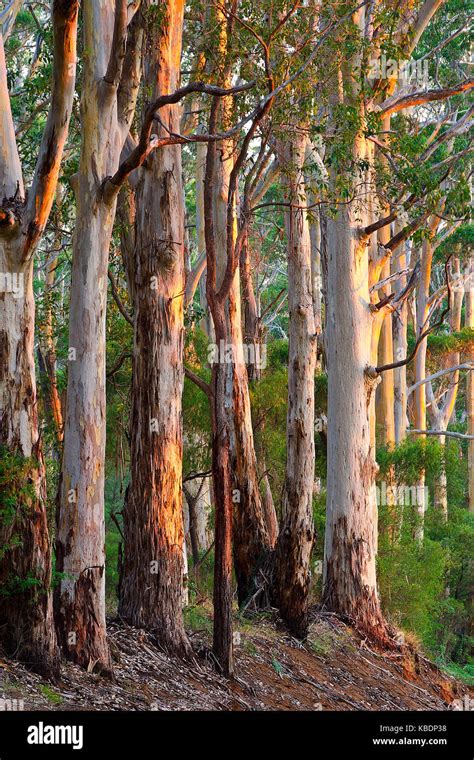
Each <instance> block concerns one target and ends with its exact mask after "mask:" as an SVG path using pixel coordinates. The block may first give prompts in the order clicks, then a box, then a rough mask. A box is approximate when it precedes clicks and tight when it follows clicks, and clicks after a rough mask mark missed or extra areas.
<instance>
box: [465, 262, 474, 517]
mask: <svg viewBox="0 0 474 760" xmlns="http://www.w3.org/2000/svg"><path fill="white" fill-rule="evenodd" d="M466 274H467V277H466V281H467V286H466V315H465V324H466V327H469V328H471V330H472V329H474V259H473V258H470V259H469V261H468V263H467V265H466ZM471 361H472V353H471ZM466 407H467V433H468V435H471V436H474V372H473V371H472V370H471V372H468V373H467V388H466ZM467 467H468V480H469V511H470V512H474V440H470V441H469V443H468V446H467Z"/></svg>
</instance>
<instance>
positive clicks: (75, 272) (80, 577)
mask: <svg viewBox="0 0 474 760" xmlns="http://www.w3.org/2000/svg"><path fill="white" fill-rule="evenodd" d="M136 18H137V17H135V18H134V20H133V21H132V22H131V25H130V31H129V34H130V37H129V40H130V44H129V46H128V48H127V55H126V56H125V57H124V54H123V51H124V48H125V42H126V37H127V8H126V3H125V2H121V3H115V2H114V0H104V2H102V3H101V4H100V5H98V4H97V3H95V2H94V1H93V0H85V3H84V47H85V49H86V50H87V51H88V55H87V56H86V58H85V63H84V80H83V89H82V93H83V94H82V145H81V156H80V165H79V178H78V182H77V189H76V198H77V215H76V228H75V233H74V241H73V256H72V272H71V303H70V312H69V372H68V387H67V401H66V413H65V421H64V450H63V463H62V472H61V483H60V488H59V495H58V498H59V510H58V525H57V543H56V546H57V569H58V571H59V572H60V573H61V574H62V578H61V581H60V583H59V586H58V589H57V593H56V597H55V616H56V624H57V630H58V637H59V639H60V642H61V646H62V649H63V652H64V654H65V655H66V657H68V659H71V660H73V661H74V662H76V663H78V664H80V665H82V666H83V667H96V668H97V669H98V670H102V671H104V672H108V671H109V670H110V656H109V651H108V645H107V640H106V628H105V547H104V544H105V523H104V467H105V401H106V399H105V317H106V302H107V282H108V278H107V270H108V251H109V245H110V238H111V234H112V228H113V223H114V218H115V210H116V202H117V193H118V188H117V189H115V190H111V192H108V191H107V188H106V178H108V177H110V176H112V175H113V174H114V173H115V171H116V170H117V168H118V165H119V161H120V155H121V151H122V148H123V145H124V143H125V139H126V137H127V135H128V130H129V126H130V122H131V119H132V117H133V111H134V104H135V97H136V86H135V85H134V82H133V80H129V79H128V77H129V76H131V71H132V70H133V68H134V66H133V62H136V56H137V50H139V49H140V44H139V39H140V38H139V27H138V26H137V24H136V23H135V22H136ZM122 74H123V76H122Z"/></svg>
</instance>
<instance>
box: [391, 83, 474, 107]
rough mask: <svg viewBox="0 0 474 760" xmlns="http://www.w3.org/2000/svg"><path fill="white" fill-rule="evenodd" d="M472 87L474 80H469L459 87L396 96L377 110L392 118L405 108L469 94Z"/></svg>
mask: <svg viewBox="0 0 474 760" xmlns="http://www.w3.org/2000/svg"><path fill="white" fill-rule="evenodd" d="M472 87H474V79H467V80H466V81H465V82H459V83H458V84H457V85H454V87H443V88H442V89H439V90H424V91H419V92H412V93H411V95H403V96H401V97H400V96H398V95H395V96H394V97H392V98H388V100H386V101H385V103H382V104H381V106H380V109H376V110H377V113H378V114H380V116H391V115H392V114H393V113H397V112H398V111H403V110H404V109H405V108H410V107H412V106H420V105H423V104H424V103H432V102H433V101H436V100H446V98H451V97H453V95H460V94H461V93H463V92H468V91H469V90H470V89H472Z"/></svg>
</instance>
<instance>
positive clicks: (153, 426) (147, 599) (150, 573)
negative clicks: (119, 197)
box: [119, 0, 191, 656]
mask: <svg viewBox="0 0 474 760" xmlns="http://www.w3.org/2000/svg"><path fill="white" fill-rule="evenodd" d="M182 24H183V3H182V1H181V0H177V1H176V0H170V2H168V3H167V5H166V9H165V17H164V20H163V23H162V25H161V28H160V29H156V28H153V29H152V30H150V31H149V32H148V36H147V45H146V51H147V53H146V57H145V69H146V71H147V77H146V83H147V85H148V86H149V88H150V89H151V90H152V92H153V97H154V98H157V97H159V96H160V95H162V94H167V93H168V92H172V91H173V90H175V89H177V87H178V86H179V75H180V60H181V37H182ZM180 110H181V109H180V107H179V106H178V105H171V106H168V107H167V108H166V109H163V110H162V111H161V112H160V118H161V119H162V121H163V122H164V123H165V124H166V126H167V128H168V129H170V130H171V131H173V132H178V131H179V124H180ZM136 201H137V214H136V227H135V230H136V238H135V240H136V243H135V251H134V260H133V288H132V292H133V307H134V351H133V380H132V413H131V419H130V435H131V444H130V450H131V481H130V485H129V488H128V492H127V498H126V502H125V505H124V511H123V519H124V539H125V540H124V562H123V571H122V577H121V584H120V586H121V595H120V606H119V611H120V614H121V616H122V617H124V618H125V619H126V620H128V621H129V622H130V624H131V625H134V626H136V627H140V628H141V627H143V628H152V629H153V630H154V631H155V634H156V637H157V639H158V641H159V643H160V644H161V646H162V647H164V648H165V649H166V650H167V651H168V652H170V653H172V654H178V655H185V656H186V655H190V654H191V646H190V643H189V641H188V638H187V635H186V633H185V630H184V624H183V616H182V599H183V580H184V575H185V568H184V563H183V543H184V525H183V512H182V489H181V480H182V446H183V445H182V419H181V417H182V410H181V395H182V388H183V380H184V364H183V339H184V311H183V305H184V289H185V270H184V197H183V187H182V168H181V147H180V146H169V147H165V148H162V149H161V150H158V151H156V152H155V153H154V154H153V155H152V156H151V158H150V159H149V162H148V167H147V170H146V171H144V172H142V174H141V176H140V179H139V181H138V187H137V197H136Z"/></svg>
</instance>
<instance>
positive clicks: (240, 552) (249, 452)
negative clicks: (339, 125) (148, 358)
mask: <svg viewBox="0 0 474 760" xmlns="http://www.w3.org/2000/svg"><path fill="white" fill-rule="evenodd" d="M216 18H217V19H218V20H219V22H220V46H221V51H220V52H221V56H222V58H221V60H222V61H225V60H226V56H227V44H228V41H227V23H226V20H225V17H224V15H223V14H222V12H221V11H220V10H219V11H216ZM221 84H222V86H224V87H229V86H230V85H231V72H230V70H225V71H224V72H223V75H222V82H221ZM231 119H232V99H231V98H224V99H223V100H222V102H221V103H220V107H219V114H218V126H219V129H221V130H225V129H227V128H228V127H229V125H230V123H231ZM217 155H218V160H217V161H216V165H215V172H214V179H213V183H214V184H213V224H214V230H215V241H216V256H217V262H216V263H217V285H218V286H220V285H221V283H222V280H223V277H224V272H225V270H226V266H227V250H228V245H229V244H230V242H231V241H229V240H228V234H232V236H233V240H232V245H234V243H235V236H236V231H237V220H236V218H235V217H234V225H233V229H232V232H230V231H229V230H228V229H227V214H228V194H229V184H230V178H231V173H232V170H233V167H234V161H235V146H234V142H233V140H232V139H230V140H225V141H222V142H220V143H219V145H218V148H217ZM234 204H235V201H234ZM236 264H237V267H236V269H235V273H234V277H233V280H232V284H231V287H230V292H229V298H228V303H227V304H226V308H225V317H226V335H227V343H226V342H225V341H224V343H223V344H222V345H223V346H225V348H227V344H228V343H229V344H230V347H231V351H232V361H231V362H225V363H224V364H223V371H224V373H225V375H226V381H225V397H224V404H225V409H226V410H227V414H228V417H229V445H230V451H231V466H232V473H233V480H234V490H235V491H236V492H237V493H238V498H236V499H235V502H234V510H233V522H234V524H233V544H234V547H233V549H234V567H235V574H236V580H237V594H238V600H239V604H240V605H242V604H244V603H245V602H246V601H247V600H248V599H249V597H250V596H251V595H253V594H254V592H255V591H256V590H257V589H258V587H259V585H260V584H258V582H257V577H258V575H259V570H260V568H261V566H262V565H263V563H264V562H265V560H266V559H267V557H268V555H269V553H270V551H271V549H272V546H271V542H270V538H269V534H268V531H267V526H266V521H265V515H264V511H263V506H262V497H261V494H260V489H259V483H258V470H257V458H256V455H255V444H254V435H253V428H252V418H251V412H250V394H249V385H248V375H247V367H246V365H245V358H244V353H243V351H244V346H243V334H242V315H241V301H240V268H239V262H236ZM208 302H209V298H208ZM215 340H216V346H217V348H218V352H219V361H223V358H224V357H222V356H220V348H221V344H220V343H219V340H218V335H217V329H216V334H215ZM219 382H220V380H219ZM216 497H217V494H216Z"/></svg>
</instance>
